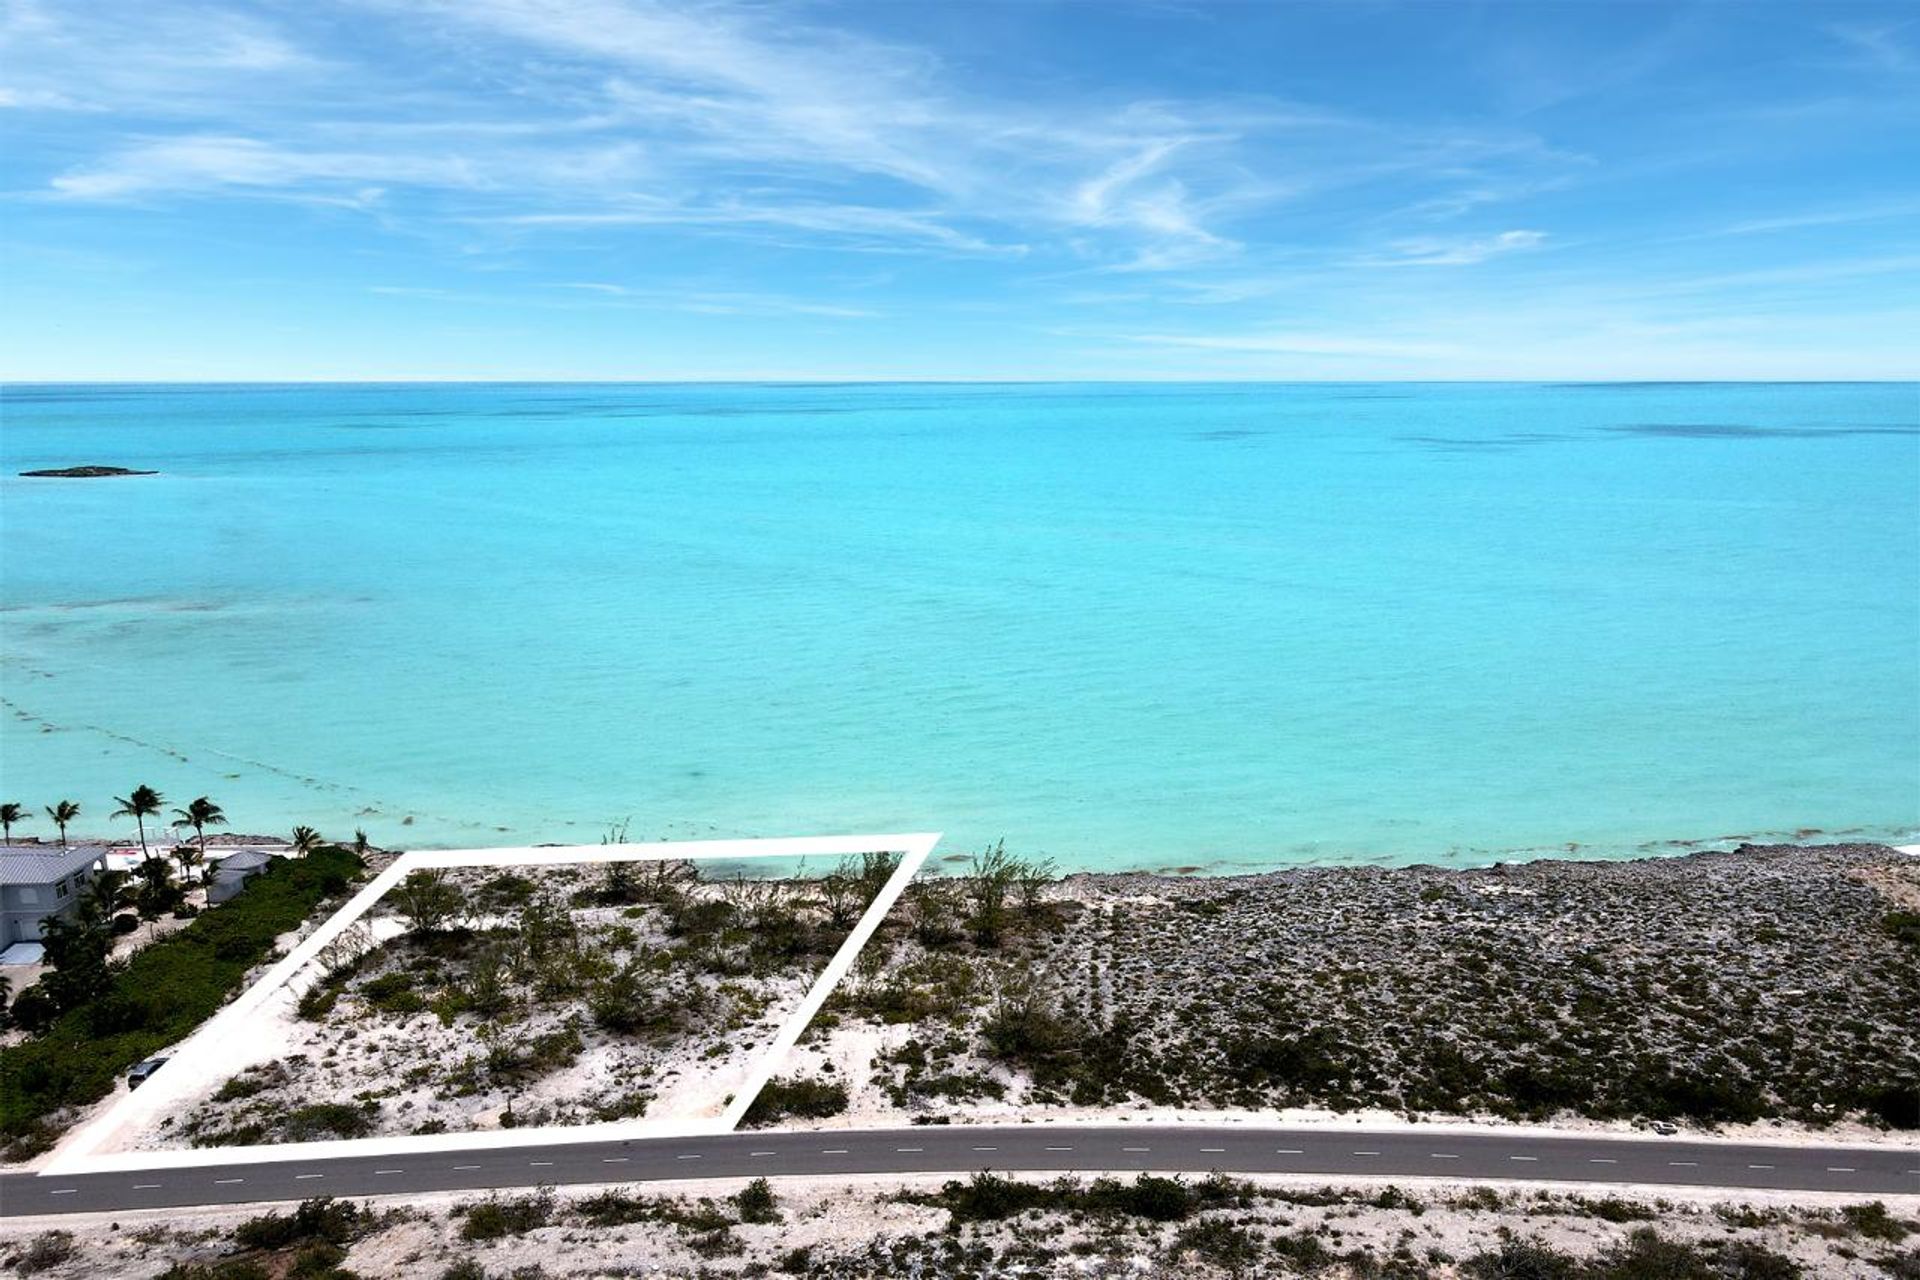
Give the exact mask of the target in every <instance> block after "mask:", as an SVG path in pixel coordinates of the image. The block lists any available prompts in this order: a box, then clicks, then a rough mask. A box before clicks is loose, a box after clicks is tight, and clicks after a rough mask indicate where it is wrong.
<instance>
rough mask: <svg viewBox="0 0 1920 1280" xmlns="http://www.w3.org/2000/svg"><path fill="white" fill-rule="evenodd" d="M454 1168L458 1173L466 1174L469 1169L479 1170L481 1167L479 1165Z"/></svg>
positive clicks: (458, 1165)
mask: <svg viewBox="0 0 1920 1280" xmlns="http://www.w3.org/2000/svg"><path fill="white" fill-rule="evenodd" d="M453 1167H454V1170H455V1171H456V1172H465V1171H466V1170H468V1169H478V1168H479V1167H480V1166H479V1165H477V1164H457V1165H455V1166H453Z"/></svg>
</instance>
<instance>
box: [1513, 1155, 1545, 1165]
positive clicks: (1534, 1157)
mask: <svg viewBox="0 0 1920 1280" xmlns="http://www.w3.org/2000/svg"><path fill="white" fill-rule="evenodd" d="M1507 1159H1509V1160H1530V1161H1533V1162H1534V1163H1536V1164H1537V1163H1539V1160H1540V1157H1539V1156H1508V1157H1507Z"/></svg>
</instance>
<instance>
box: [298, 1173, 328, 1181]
mask: <svg viewBox="0 0 1920 1280" xmlns="http://www.w3.org/2000/svg"><path fill="white" fill-rule="evenodd" d="M326 1176H327V1175H326V1174H324V1173H296V1174H294V1175H293V1180H294V1181H295V1182H305V1181H306V1180H307V1179H308V1178H324V1177H326Z"/></svg>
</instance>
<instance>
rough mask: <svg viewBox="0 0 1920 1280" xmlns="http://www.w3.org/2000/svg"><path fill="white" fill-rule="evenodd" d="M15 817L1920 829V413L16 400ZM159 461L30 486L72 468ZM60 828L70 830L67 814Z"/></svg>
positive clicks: (1020, 839)
mask: <svg viewBox="0 0 1920 1280" xmlns="http://www.w3.org/2000/svg"><path fill="white" fill-rule="evenodd" d="M0 414H3V416H0V462H4V470H5V476H6V478H5V479H0V610H3V612H0V642H3V644H0V648H3V650H4V659H3V660H0V698H4V707H3V708H0V712H4V719H3V720H0V792H3V793H4V794H3V795H0V798H5V799H9V800H19V801H22V802H25V803H27V804H28V805H29V806H30V807H31V810H32V812H34V813H35V814H39V812H40V809H41V806H42V805H44V804H48V803H52V802H53V801H55V800H57V799H61V798H73V799H76V800H78V801H80V802H81V804H82V806H83V816H82V819H81V820H80V822H78V823H77V824H76V830H77V831H79V830H84V831H88V832H99V831H108V830H115V829H125V830H126V831H128V832H129V833H130V831H131V827H130V826H129V825H128V824H126V823H124V822H123V823H119V824H110V823H109V822H108V821H107V820H106V815H107V814H108V812H109V811H110V810H111V808H112V807H113V806H112V801H111V799H110V797H112V796H116V795H124V794H126V790H127V788H129V787H131V786H133V785H135V784H137V783H148V784H151V785H153V786H155V787H157V788H159V789H160V790H161V791H163V792H165V793H166V794H167V796H168V798H169V801H170V803H184V802H185V801H186V800H187V799H189V798H191V797H193V796H196V795H200V794H203V793H205V794H210V795H212V796H213V797H214V799H215V800H217V801H218V802H220V803H221V804H222V805H224V807H225V808H226V810H227V813H228V814H229V815H230V817H231V819H232V822H233V826H234V829H236V830H240V831H268V832H272V831H285V830H286V829H288V828H290V827H291V826H292V825H293V824H294V823H296V822H305V823H309V824H311V825H313V826H315V827H317V828H319V829H320V830H321V831H322V832H324V833H325V834H327V835H328V836H332V837H345V836H347V835H350V834H351V832H352V831H353V830H354V828H356V827H359V828H363V829H365V831H366V832H367V834H368V835H369V837H370V838H372V839H373V840H374V841H375V842H377V843H381V844H387V845H391V846H394V847H433V846H465V845H486V844H518V843H534V842H542V841H562V842H589V843H590V842H594V841H597V840H599V839H600V838H601V837H602V835H603V834H604V833H606V832H607V830H608V828H609V827H610V826H611V825H613V824H617V823H627V824H628V827H627V831H628V834H629V836H630V838H633V839H640V838H662V837H667V838H688V837H698V836H714V835H728V836H732V835H785V834H813V833H829V832H841V831H868V830H941V831H944V832H946V833H947V841H946V844H945V846H944V848H945V850H947V851H949V852H952V851H964V850H966V849H968V848H973V847H978V846H979V845H980V844H982V843H983V842H989V841H992V840H995V839H998V838H1002V837H1004V838H1005V840H1006V842H1007V844H1008V847H1009V848H1011V849H1017V850H1019V851H1022V852H1026V853H1031V854H1036V855H1050V856H1052V857H1054V858H1056V859H1057V860H1058V861H1059V862H1060V863H1061V864H1062V865H1063V866H1065V867H1070V868H1089V869H1092V868H1117V867H1170V866H1197V867H1205V868H1208V869H1225V868H1229V867H1232V868H1239V867H1250V866H1273V865H1282V864H1290V863H1298V862H1310V861H1339V862H1352V861H1369V862H1385V863H1401V862H1417V861H1426V862H1440V863H1455V864H1467V863H1477V862H1486V861H1490V860H1493V859H1496V858H1516V857H1529V856H1541V855H1546V856H1582V857H1588V856H1622V855H1627V854H1632V853H1635V852H1644V851H1655V852H1668V851H1674V850H1678V849H1682V848H1686V847H1689V845H1688V844H1687V843H1685V842H1706V843H1708V844H1718V843H1723V842H1727V841H1732V840H1735V839H1761V838H1770V837H1775V836H1792V835H1794V834H1796V833H1799V834H1802V835H1805V836H1817V837H1819V838H1830V837H1832V836H1835V835H1840V834H1845V835H1853V836H1860V837H1873V838H1893V839H1903V838H1906V839H1910V838H1912V837H1913V836H1914V834H1915V832H1916V829H1920V388H1917V387H1916V386H1914V385H1912V384H1835V385H1773V384H1769V385H1747V384H1738V385H1728V384H1631V385H1612V384H1599V385H1589V384H1573V385H1566V384H1562V385H1544V384H1529V385H1520V384H1441V385H1409V384H1353V385H1335V384H1313V385H1246V384H1233V385H1060V384H1042V385H764V384H763V385H643V384H633V385H580V384H571V385H509V384H487V385H404V386H392V385H302V386H252V385H250V386H182V385H165V386H120V385H87V386H53V385H16V386H10V387H7V388H5V390H4V397H3V400H0ZM81 463H104V464H115V465H121V466H128V467H140V468H152V469H157V470H158V471H160V472H161V473H162V474H161V475H159V476H155V477H151V478H142V479H112V480H29V479H21V478H16V473H17V472H19V471H21V470H24V469H28V468H37V467H58V466H67V465H74V464H81ZM20 830H21V832H22V833H27V834H33V833H37V834H41V835H43V836H50V835H51V834H52V831H51V826H50V824H49V823H48V822H47V821H46V820H45V818H44V817H42V818H40V819H39V821H38V823H37V825H29V826H27V827H23V828H21V829H20Z"/></svg>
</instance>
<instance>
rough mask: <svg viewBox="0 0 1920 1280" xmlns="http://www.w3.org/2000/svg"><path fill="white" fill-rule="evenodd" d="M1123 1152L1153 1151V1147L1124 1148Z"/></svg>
mask: <svg viewBox="0 0 1920 1280" xmlns="http://www.w3.org/2000/svg"><path fill="white" fill-rule="evenodd" d="M1120 1149H1121V1150H1122V1151H1151V1150H1153V1148H1152V1147H1122V1148H1120Z"/></svg>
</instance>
